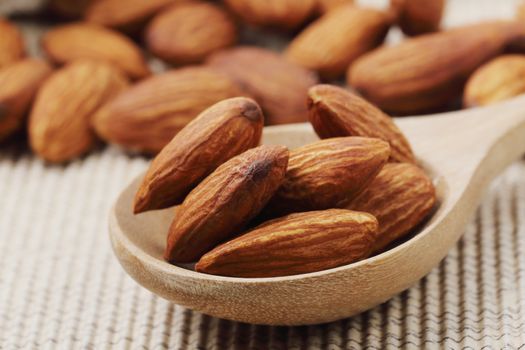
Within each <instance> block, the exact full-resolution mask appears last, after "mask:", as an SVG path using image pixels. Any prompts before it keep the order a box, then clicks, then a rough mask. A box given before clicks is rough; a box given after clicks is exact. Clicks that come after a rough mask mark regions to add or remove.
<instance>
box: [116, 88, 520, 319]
mask: <svg viewBox="0 0 525 350" xmlns="http://www.w3.org/2000/svg"><path fill="white" fill-rule="evenodd" d="M397 122H398V125H399V126H400V127H401V128H402V130H403V131H404V132H405V133H406V135H407V136H408V138H409V140H410V141H411V143H412V145H413V148H414V150H415V152H416V155H417V156H418V158H419V159H420V161H421V162H422V164H424V166H425V167H426V169H427V170H428V171H429V173H430V174H431V175H432V176H433V178H434V181H435V184H436V186H437V188H438V196H439V207H438V208H437V210H436V212H435V213H434V215H433V217H432V218H431V219H430V220H429V221H428V222H427V223H426V225H425V226H424V227H423V228H422V229H421V231H420V232H419V233H418V234H417V235H415V236H414V237H413V238H411V239H410V240H408V241H406V242H405V243H403V244H401V245H399V246H397V247H395V248H393V249H391V250H389V251H387V252H385V253H383V254H380V255H378V256H375V257H372V258H369V259H367V260H364V261H360V262H358V263H354V264H350V265H346V266H342V267H338V268H335V269H330V270H326V271H321V272H316V273H310V274H304V275H297V276H290V277H277V278H254V279H243V278H229V277H218V276H212V275H206V274H201V273H196V272H194V271H191V270H189V269H185V268H183V267H178V266H173V265H170V264H168V263H167V262H165V261H163V259H162V253H163V250H164V246H165V239H166V232H167V229H168V225H169V223H170V221H171V219H172V218H173V215H174V211H173V209H166V210H162V211H156V212H149V213H144V214H140V215H136V216H134V215H133V214H132V208H131V207H132V199H133V195H134V193H135V190H136V188H137V186H138V183H139V179H137V180H136V181H134V182H133V183H132V184H131V185H129V186H128V187H127V188H126V189H125V190H124V191H123V192H122V194H121V196H120V197H119V198H118V200H117V203H116V204H115V207H114V209H113V211H112V212H111V215H110V236H111V241H112V244H113V248H114V251H115V253H116V255H117V257H118V259H119V260H120V262H121V264H122V266H123V267H124V269H125V270H126V271H127V272H128V273H129V274H130V275H131V276H132V277H133V278H134V279H135V280H136V281H137V282H138V283H140V284H142V285H143V286H144V287H146V288H148V289H149V290H151V291H152V292H153V293H156V294H158V295H160V296H162V297H164V298H166V299H168V300H171V301H173V302H175V303H177V304H180V305H184V306H186V307H189V308H191V309H194V310H197V311H201V312H203V313H206V314H209V315H212V316H217V317H222V318H227V319H231V320H237V321H243V322H249V323H258V324H271V325H300V324H313V323H322V322H328V321H333V320H337V319H341V318H345V317H348V316H351V315H354V314H357V313H359V312H362V311H364V310H367V309H369V308H371V307H373V306H375V305H378V304H380V303H382V302H384V301H386V300H388V299H389V298H391V297H392V296H394V295H396V294H397V293H399V292H401V291H403V290H405V289H407V288H408V287H410V286H411V285H413V284H414V283H416V282H417V281H418V280H419V279H420V278H422V277H423V276H425V275H426V274H427V273H428V272H429V271H430V270H431V269H432V268H433V267H435V266H436V265H437V264H438V263H439V262H440V261H441V260H442V259H443V257H444V256H445V255H446V254H447V252H448V251H449V249H450V248H451V247H452V246H454V244H455V243H456V242H457V240H458V239H459V238H460V237H461V235H462V233H463V231H464V228H465V226H466V224H467V223H468V221H469V219H470V218H471V216H472V213H473V212H474V210H475V209H476V207H477V205H478V204H479V201H480V199H481V197H482V195H483V192H484V190H485V188H486V187H487V185H488V183H489V182H490V180H491V179H492V178H493V177H494V176H496V175H497V174H498V173H499V172H500V171H502V170H503V169H504V168H505V167H506V166H507V165H509V164H510V163H511V162H512V161H513V160H515V159H517V158H518V157H519V156H520V155H522V154H523V153H524V152H525V97H518V98H516V99H513V100H511V101H508V102H505V103H502V104H499V105H495V106H491V107H485V108H481V109H471V110H465V111H460V112H454V113H446V114H440V115H433V116H425V117H410V118H403V119H400V120H398V121H397ZM316 139H317V137H316V136H315V134H314V133H313V131H312V129H311V127H310V126H309V125H307V124H296V125H285V126H277V127H268V128H266V129H265V131H264V141H263V142H264V143H266V144H285V145H287V146H289V147H292V148H293V147H297V146H300V145H303V144H305V143H308V142H311V141H313V140H316Z"/></svg>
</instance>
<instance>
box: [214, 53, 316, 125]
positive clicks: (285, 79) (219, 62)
mask: <svg viewBox="0 0 525 350" xmlns="http://www.w3.org/2000/svg"><path fill="white" fill-rule="evenodd" d="M208 64H209V65H210V66H211V67H212V68H214V69H216V70H218V71H221V72H223V73H225V74H227V75H229V76H230V77H231V78H233V79H235V80H236V81H237V82H238V83H239V84H241V85H242V86H243V88H244V89H245V90H246V91H247V92H248V93H249V94H250V95H251V96H252V97H253V98H254V99H255V100H256V101H257V102H259V104H260V105H261V107H262V109H263V111H264V113H265V116H266V123H267V124H269V125H275V124H286V123H297V122H304V121H306V120H307V111H306V104H305V100H306V91H307V90H308V88H309V87H310V86H312V85H315V84H316V83H317V77H316V76H315V74H313V73H312V72H310V71H308V70H306V69H304V68H301V67H299V66H296V65H294V64H292V63H289V62H287V61H286V60H285V59H284V58H283V57H282V56H281V55H279V54H278V53H275V52H272V51H270V50H266V49H262V48H256V47H247V46H245V47H238V48H234V49H230V50H225V51H221V52H218V53H216V54H214V55H212V56H211V57H210V58H209V60H208Z"/></svg>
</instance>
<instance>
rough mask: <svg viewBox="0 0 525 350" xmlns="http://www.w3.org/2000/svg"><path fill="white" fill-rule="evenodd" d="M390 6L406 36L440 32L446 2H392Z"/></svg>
mask: <svg viewBox="0 0 525 350" xmlns="http://www.w3.org/2000/svg"><path fill="white" fill-rule="evenodd" d="M390 5H391V7H392V9H393V10H394V11H395V12H396V14H397V16H398V25H399V27H400V28H401V30H402V31H403V33H405V34H406V35H420V34H425V33H431V32H436V31H438V30H439V26H440V24H441V17H443V11H444V10H445V0H390Z"/></svg>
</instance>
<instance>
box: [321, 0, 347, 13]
mask: <svg viewBox="0 0 525 350" xmlns="http://www.w3.org/2000/svg"><path fill="white" fill-rule="evenodd" d="M353 2H354V0H316V5H317V6H316V10H317V13H318V14H319V15H324V14H325V13H327V12H328V11H332V10H334V9H336V8H338V7H339V6H341V5H346V4H352V3H353Z"/></svg>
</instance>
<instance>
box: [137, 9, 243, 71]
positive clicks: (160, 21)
mask: <svg viewBox="0 0 525 350" xmlns="http://www.w3.org/2000/svg"><path fill="white" fill-rule="evenodd" d="M195 28H198V29H199V30H195ZM236 40H237V29H236V27H235V23H234V22H233V20H232V19H231V18H230V16H229V15H228V13H227V12H226V11H224V10H223V9H221V8H220V7H219V6H217V5H214V4H210V3H207V2H201V1H190V2H183V3H181V4H176V5H174V6H172V7H170V8H169V9H167V10H165V11H162V12H161V13H160V14H158V15H157V16H156V17H155V18H154V19H153V20H152V22H151V23H150V25H149V27H148V29H147V32H146V44H147V46H148V49H149V50H150V51H151V52H152V53H153V54H155V55H156V56H158V57H160V58H162V59H163V60H165V61H167V62H170V63H173V64H187V63H196V62H201V61H203V60H204V59H205V58H206V57H207V56H208V55H210V54H211V53H213V52H215V51H217V50H219V49H223V48H225V47H228V46H231V45H233V44H234V43H235V42H236Z"/></svg>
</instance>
